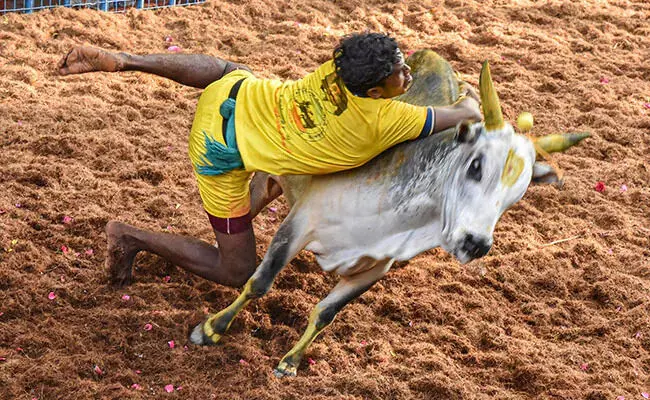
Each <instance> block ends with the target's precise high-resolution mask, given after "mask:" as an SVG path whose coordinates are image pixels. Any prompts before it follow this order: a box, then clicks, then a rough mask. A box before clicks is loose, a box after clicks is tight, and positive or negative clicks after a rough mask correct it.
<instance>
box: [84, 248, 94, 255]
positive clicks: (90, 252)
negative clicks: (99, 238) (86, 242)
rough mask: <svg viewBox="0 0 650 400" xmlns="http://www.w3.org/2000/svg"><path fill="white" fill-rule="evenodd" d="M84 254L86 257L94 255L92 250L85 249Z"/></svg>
mask: <svg viewBox="0 0 650 400" xmlns="http://www.w3.org/2000/svg"><path fill="white" fill-rule="evenodd" d="M84 253H85V254H86V255H87V256H92V255H93V253H94V251H93V249H86V251H85V252H84Z"/></svg>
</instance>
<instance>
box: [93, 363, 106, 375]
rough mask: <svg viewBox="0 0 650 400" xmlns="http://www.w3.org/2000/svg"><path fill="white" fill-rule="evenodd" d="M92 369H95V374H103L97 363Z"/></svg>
mask: <svg viewBox="0 0 650 400" xmlns="http://www.w3.org/2000/svg"><path fill="white" fill-rule="evenodd" d="M93 371H95V373H96V374H97V375H100V376H101V375H104V371H102V369H101V368H99V365H95V366H94V367H93Z"/></svg>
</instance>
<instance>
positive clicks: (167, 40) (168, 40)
mask: <svg viewBox="0 0 650 400" xmlns="http://www.w3.org/2000/svg"><path fill="white" fill-rule="evenodd" d="M173 41H174V38H172V37H171V36H165V42H167V43H171V42H173Z"/></svg>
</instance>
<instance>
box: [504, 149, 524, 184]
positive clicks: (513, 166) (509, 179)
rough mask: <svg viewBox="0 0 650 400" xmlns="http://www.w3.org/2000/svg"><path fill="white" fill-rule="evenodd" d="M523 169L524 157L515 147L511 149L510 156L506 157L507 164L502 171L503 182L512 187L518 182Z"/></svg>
mask: <svg viewBox="0 0 650 400" xmlns="http://www.w3.org/2000/svg"><path fill="white" fill-rule="evenodd" d="M523 170H524V159H523V158H521V157H519V156H518V155H517V153H515V151H514V150H513V149H510V151H509V152H508V158H506V164H505V165H504V166H503V172H502V173H501V183H503V184H504V185H505V186H508V187H511V186H512V185H514V184H515V182H517V180H518V179H519V175H521V171H523Z"/></svg>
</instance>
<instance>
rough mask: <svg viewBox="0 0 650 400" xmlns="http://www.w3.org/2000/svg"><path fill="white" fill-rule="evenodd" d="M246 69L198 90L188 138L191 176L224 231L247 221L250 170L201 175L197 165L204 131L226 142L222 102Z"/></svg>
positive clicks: (212, 218)
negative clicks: (221, 109)
mask: <svg viewBox="0 0 650 400" xmlns="http://www.w3.org/2000/svg"><path fill="white" fill-rule="evenodd" d="M251 76H252V74H251V73H250V72H249V71H246V70H236V71H232V72H230V73H229V74H227V75H225V76H224V77H222V78H221V79H219V80H218V81H216V82H213V83H212V84H210V85H209V86H208V87H207V88H206V89H205V90H204V91H203V93H202V94H201V97H200V99H199V103H198V105H197V107H196V114H195V115H194V122H193V123H192V130H191V132H190V138H189V146H188V147H189V154H190V160H191V161H192V166H193V167H194V168H193V169H194V176H195V177H196V180H197V182H198V186H199V192H200V194H201V199H202V200H203V207H204V208H205V211H207V213H208V215H209V216H210V222H211V223H212V226H213V227H214V228H215V229H216V230H218V231H219V232H223V233H238V232H236V231H240V232H241V231H242V230H243V229H245V228H246V227H248V226H249V225H248V222H250V193H249V189H248V184H249V180H250V177H251V173H250V172H246V171H245V170H244V169H243V168H240V169H235V170H232V171H230V172H226V173H224V174H221V175H201V174H199V173H198V172H197V166H199V165H204V164H203V161H202V159H203V156H204V155H205V153H206V147H205V136H204V132H205V134H207V135H208V136H209V137H210V138H212V139H213V140H216V141H218V142H220V143H223V144H225V139H224V135H223V132H222V123H223V118H222V117H221V114H220V112H219V108H220V107H221V104H222V103H223V102H224V101H225V100H226V99H228V95H229V94H230V89H231V88H232V86H233V85H234V84H235V83H236V82H238V81H240V80H241V79H243V78H247V77H251Z"/></svg>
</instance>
